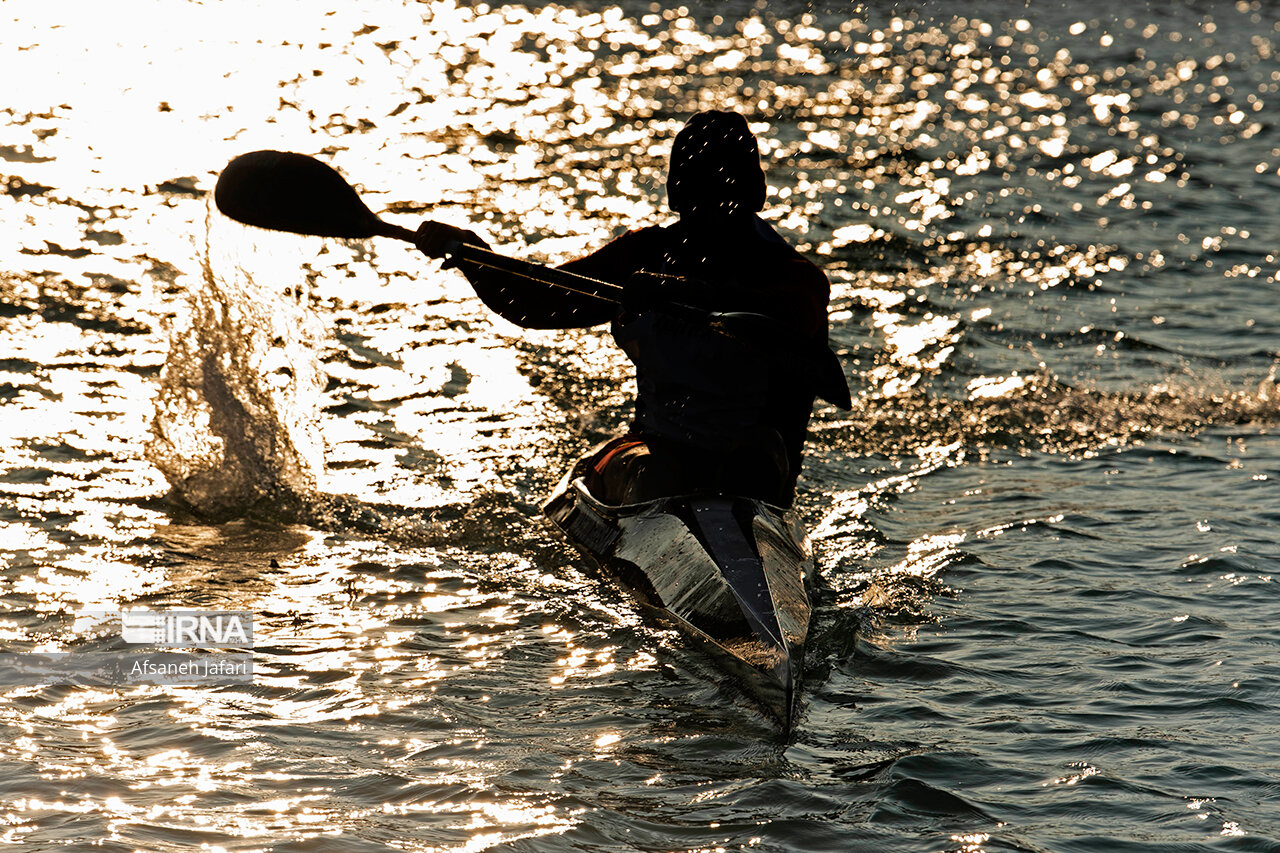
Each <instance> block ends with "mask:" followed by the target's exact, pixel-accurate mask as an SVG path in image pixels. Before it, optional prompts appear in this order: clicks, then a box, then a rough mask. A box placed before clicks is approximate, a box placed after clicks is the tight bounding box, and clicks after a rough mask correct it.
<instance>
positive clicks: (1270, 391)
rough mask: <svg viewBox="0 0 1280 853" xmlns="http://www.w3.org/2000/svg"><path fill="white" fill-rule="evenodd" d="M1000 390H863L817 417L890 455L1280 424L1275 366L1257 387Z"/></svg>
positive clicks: (1034, 386)
mask: <svg viewBox="0 0 1280 853" xmlns="http://www.w3.org/2000/svg"><path fill="white" fill-rule="evenodd" d="M1015 379H1016V382H1014V383H1013V384H1014V385H1015V386H1016V387H1014V388H1012V389H1010V390H1007V391H1003V392H1002V393H1000V394H998V395H992V396H986V397H984V396H976V397H970V398H967V399H966V398H958V397H949V396H946V395H940V394H936V393H932V392H931V391H930V390H928V389H923V390H922V389H918V388H911V389H909V390H907V391H905V392H903V393H899V394H896V395H894V396H892V397H884V396H879V395H875V394H870V393H868V394H865V395H862V396H860V397H859V398H858V399H856V400H855V401H854V407H853V409H852V410H851V411H850V412H847V413H840V415H839V416H838V417H828V418H824V419H821V420H818V421H816V422H815V423H814V425H813V428H812V429H813V434H814V436H815V437H817V438H818V440H819V441H820V442H821V443H822V444H823V445H824V446H825V447H828V448H831V449H837V450H841V451H844V452H848V453H852V454H857V455H870V454H882V455H887V456H893V455H898V454H903V453H918V452H920V451H922V450H925V449H928V448H932V447H939V446H947V445H955V444H958V446H959V447H961V448H963V449H964V450H965V451H967V452H976V453H978V454H980V455H983V454H987V453H990V452H993V451H998V450H1013V451H1015V452H1033V451H1034V452H1044V453H1089V452H1097V451H1099V450H1102V449H1105V448H1108V447H1120V446H1124V445H1128V444H1133V443H1137V442H1141V441H1144V440H1147V439H1151V438H1156V437H1170V436H1176V435H1194V434H1196V433H1199V432H1201V431H1203V430H1205V429H1209V428H1212V427H1232V426H1245V425H1249V426H1258V425H1277V424H1280V390H1278V389H1277V386H1276V368H1275V367H1273V368H1272V371H1271V373H1270V374H1269V375H1268V376H1267V377H1266V378H1265V379H1263V380H1262V381H1260V382H1258V383H1257V384H1256V385H1255V386H1252V387H1234V388H1233V387H1230V386H1228V385H1227V384H1225V383H1216V384H1215V383H1213V382H1212V381H1208V380H1205V381H1195V380H1190V379H1187V380H1181V381H1180V380H1169V381H1167V382H1163V383H1160V384H1156V385H1151V386H1147V387H1144V388H1138V389H1133V390H1118V391H1116V390H1104V389H1101V388H1096V387H1090V386H1089V385H1087V384H1071V383H1068V382H1065V381H1063V380H1061V379H1059V378H1058V377H1055V376H1053V375H1052V374H1051V373H1049V372H1048V371H1041V372H1039V373H1036V374H1034V375H1032V376H1027V377H1022V378H1015Z"/></svg>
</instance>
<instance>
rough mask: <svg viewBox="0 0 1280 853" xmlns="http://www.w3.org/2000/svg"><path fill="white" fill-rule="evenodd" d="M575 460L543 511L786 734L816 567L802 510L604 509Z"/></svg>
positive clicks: (702, 504)
mask: <svg viewBox="0 0 1280 853" xmlns="http://www.w3.org/2000/svg"><path fill="white" fill-rule="evenodd" d="M608 447H609V445H608V444H606V445H602V446H601V447H598V448H595V449H593V450H592V451H591V452H590V453H588V455H587V456H585V457H583V458H582V459H580V460H579V461H578V462H577V463H576V464H575V465H574V466H573V468H572V469H571V470H570V471H569V473H568V474H567V475H566V476H565V477H564V479H563V480H562V481H561V482H560V484H559V486H557V487H556V490H555V491H554V492H553V493H552V495H551V497H550V498H548V499H547V501H546V503H545V504H544V505H543V512H544V513H545V514H546V516H547V518H549V519H550V520H551V521H552V523H554V524H555V525H556V526H557V527H558V528H559V529H560V530H561V531H562V532H563V534H564V536H565V537H566V538H567V539H568V540H569V542H570V544H572V545H574V546H575V547H576V548H577V549H578V550H579V551H580V552H582V553H583V554H584V555H585V556H586V557H587V558H588V559H589V560H590V561H591V562H592V563H594V564H595V565H596V566H597V567H598V568H599V569H600V570H601V572H602V573H603V574H605V575H607V576H608V577H610V578H611V579H613V580H614V581H615V582H617V583H618V584H619V585H620V586H621V587H622V588H623V589H624V590H625V591H627V592H628V593H629V594H631V595H632V596H633V597H634V598H635V599H636V600H637V601H639V602H640V604H641V605H643V606H644V607H645V608H646V609H648V610H649V611H650V612H651V613H652V614H654V615H656V616H657V617H658V619H659V620H660V621H664V622H667V623H669V624H673V625H674V626H675V627H676V628H678V629H679V630H680V631H681V632H683V634H684V635H685V636H687V637H688V638H690V639H691V640H692V641H694V643H696V644H697V645H698V646H700V647H701V648H702V650H703V651H704V652H705V653H706V654H707V656H708V658H709V659H710V660H711V661H712V662H714V663H715V664H716V665H717V666H718V667H719V668H720V669H721V670H722V671H724V672H725V673H726V674H728V675H730V676H731V677H732V678H733V679H734V680H735V681H736V683H737V684H738V685H739V686H740V687H741V688H742V690H743V692H744V693H745V694H747V695H748V696H750V697H751V698H753V699H755V700H756V701H757V702H758V703H759V704H760V706H761V707H762V708H763V709H764V710H765V711H767V712H768V713H770V714H771V715H772V716H774V717H775V718H776V719H777V720H778V722H779V723H781V725H782V727H783V729H784V730H789V729H790V727H791V723H792V720H793V718H794V716H795V712H796V705H797V701H798V698H799V692H800V691H799V688H800V681H801V677H802V675H803V662H804V645H805V640H806V638H807V636H808V633H809V617H810V610H811V608H810V604H809V594H808V588H809V585H810V584H811V583H812V582H813V579H814V574H815V571H816V569H815V565H814V560H813V556H812V553H811V551H810V549H809V543H808V538H807V536H806V535H805V531H804V528H803V527H802V526H801V524H800V523H799V520H798V519H797V518H796V516H795V515H794V514H793V513H792V512H790V511H788V510H785V509H782V508H780V507H776V506H772V505H770V504H767V503H765V502H763V501H760V500H756V499H753V498H747V497H740V496H734V495H723V494H689V495H675V496H671V497H663V498H659V499H657V500H651V501H646V502H643V503H634V504H608V503H605V502H604V501H602V500H600V499H599V498H598V497H597V496H596V495H594V494H592V492H591V490H590V489H589V488H588V482H589V478H588V477H587V476H586V475H587V473H588V472H589V471H590V469H591V467H592V465H593V463H594V462H595V461H596V460H597V459H598V458H599V457H600V456H601V455H602V454H603V453H605V452H607V450H608Z"/></svg>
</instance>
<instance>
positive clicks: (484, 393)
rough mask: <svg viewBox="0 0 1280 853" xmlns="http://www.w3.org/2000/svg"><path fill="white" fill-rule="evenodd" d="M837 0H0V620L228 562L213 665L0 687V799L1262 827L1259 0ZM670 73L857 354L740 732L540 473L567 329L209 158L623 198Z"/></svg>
mask: <svg viewBox="0 0 1280 853" xmlns="http://www.w3.org/2000/svg"><path fill="white" fill-rule="evenodd" d="M871 5H873V6H876V7H877V8H873V9H867V8H862V7H852V6H845V5H843V4H840V5H835V4H832V5H828V6H813V5H810V4H806V3H799V2H794V3H792V2H771V3H768V4H756V5H751V4H745V3H732V4H715V5H712V6H709V7H708V8H706V9H703V8H698V9H693V10H689V9H685V8H681V9H675V8H663V7H661V6H659V5H656V4H655V5H653V6H651V5H650V4H648V3H631V2H626V3H623V4H622V5H620V6H602V5H598V4H586V3H584V4H579V5H573V6H564V7H562V6H554V5H534V6H502V7H498V6H494V7H488V6H481V5H474V6H473V5H466V4H464V5H455V4H454V3H452V2H449V0H440V2H433V3H429V4H412V5H406V4H402V3H399V2H391V0H358V2H350V3H346V4H343V5H342V6H341V7H334V8H333V9H332V10H328V11H326V10H324V9H323V8H322V7H319V6H316V5H315V4H307V3H294V4H287V5H283V4H279V3H276V4H271V6H270V7H269V10H264V8H263V7H261V6H259V5H257V4H253V3H247V2H238V1H237V0H227V2H222V3H218V4H208V5H199V4H195V3H189V2H165V3H158V2H127V0H126V2H117V3H111V4H89V3H73V4H44V3H36V2H28V0H9V2H6V3H5V4H3V5H0V25H2V26H3V28H4V32H5V38H4V40H3V46H2V47H0V69H3V71H4V77H5V79H6V80H9V81H10V82H11V85H10V86H9V87H8V90H7V92H6V100H5V103H4V106H3V107H0V190H2V192H0V213H2V214H3V215H2V218H0V221H3V222H4V224H5V233H6V235H7V237H8V239H6V240H3V241H0V430H3V432H4V436H5V441H3V442H0V522H2V523H3V526H0V597H2V600H3V603H4V617H3V619H2V620H0V637H2V638H3V644H4V649H5V650H6V651H22V650H31V649H40V650H66V651H95V650H104V649H109V648H111V639H110V638H109V637H102V636H87V635H86V634H85V632H84V631H83V630H82V627H83V626H82V625H79V624H78V623H77V619H76V617H77V614H80V613H83V612H88V611H93V610H102V609H111V608H118V607H123V606H138V607H151V608H179V607H181V608H226V609H241V610H251V611H253V612H254V613H255V617H256V623H255V639H256V645H257V648H256V651H255V662H256V667H257V672H258V674H257V678H256V682H255V684H253V685H252V686H248V687H246V686H227V687H221V688H194V687H179V688H159V687H153V688H133V689H129V690H106V689H97V688H95V689H89V688H76V687H45V688H36V687H30V688H9V689H7V690H6V691H5V692H4V695H3V698H2V699H0V727H2V728H0V731H2V732H3V737H0V768H2V769H3V772H0V814H3V815H4V817H3V825H2V827H0V838H2V839H4V840H6V841H21V842H25V843H27V844H30V845H33V846H35V847H36V848H38V849H64V848H65V849H79V848H81V847H87V846H88V845H91V844H92V845H95V849H106V850H120V851H129V850H147V851H166V850H187V849H201V848H202V847H203V848H207V849H218V848H221V849H227V850H246V851H247V850H280V851H285V850H343V851H374V850H483V849H503V850H521V851H544V850H545V851H558V850H645V851H656V850H662V851H666V850H711V849H728V850H736V849H759V850H774V851H791V850H805V851H818V850H840V851H846V850H901V851H920V850H940V851H941V850H945V851H997V850H1026V851H1113V850H1144V851H1145V850H1151V851H1157V850H1158V851H1165V850H1188V851H1189V850H1250V851H1253V850H1278V849H1280V808H1277V806H1276V805H1275V803H1276V800H1277V796H1278V795H1280V773H1277V771H1276V769H1275V767H1276V761H1275V756H1276V755H1280V722H1278V720H1280V717H1278V716H1277V700H1278V697H1280V663H1278V661H1280V648H1278V645H1280V635H1278V634H1277V632H1276V627H1277V625H1278V624H1280V604H1277V600H1278V597H1277V595H1276V593H1275V587H1274V583H1273V580H1272V573H1273V571H1274V566H1275V565H1276V564H1277V560H1278V559H1280V545H1278V544H1277V543H1278V542H1280V536H1278V535H1277V528H1278V527H1280V498H1277V496H1276V493H1275V489H1274V486H1273V481H1274V479H1275V478H1276V477H1277V476H1280V471H1278V470H1277V468H1280V440H1278V439H1277V437H1276V435H1275V432H1276V427H1277V425H1280V396H1278V395H1280V391H1277V388H1276V385H1275V381H1274V380H1275V364H1276V358H1277V351H1278V350H1280V341H1278V340H1277V336H1276V328H1277V325H1278V324H1280V309H1278V308H1277V307H1276V300H1275V298H1274V297H1275V295H1276V293H1277V282H1276V275H1277V269H1278V266H1280V264H1278V263H1277V259H1276V254H1275V253H1276V251H1277V249H1276V247H1277V246H1278V245H1280V224H1277V223H1280V192H1278V190H1280V138H1278V137H1277V135H1276V119H1275V116H1276V105H1277V103H1278V102H1280V60H1278V59H1277V57H1276V55H1275V51H1276V50H1277V47H1278V45H1280V25H1277V23H1276V14H1275V11H1276V10H1275V8H1274V7H1273V5H1272V4H1269V3H1261V2H1253V3H1248V2H1242V3H1238V4H1231V3H1213V4H1206V3H1168V4H1138V5H1131V6H1127V7H1122V6H1118V5H1116V4H1103V3H1098V2H1087V3H1072V4H1059V3H1046V4H1040V3H1037V4H1024V3H1004V2H996V3H990V4H980V5H978V6H975V5H974V4H971V3H953V2H944V0H930V2H922V3H918V4H912V5H907V4H897V5H896V6H895V7H893V9H892V10H888V9H887V8H883V7H882V6H883V4H871ZM14 81H21V83H20V85H15V84H14ZM709 107H715V108H732V109H737V110H740V111H742V112H744V113H745V114H746V115H747V116H748V117H749V119H750V121H751V122H752V127H753V129H755V130H756V132H757V133H758V134H759V136H760V137H761V141H762V148H763V150H764V151H765V154H766V165H767V167H768V169H767V171H768V176H769V182H770V205H769V207H768V209H767V211H766V214H765V215H766V216H767V217H768V218H770V219H771V220H772V221H773V222H774V223H775V224H776V225H777V226H778V227H779V228H780V229H781V230H782V231H784V232H785V233H787V234H788V235H789V236H790V237H791V239H792V240H793V241H794V242H796V243H797V244H798V245H800V246H801V247H802V248H803V249H804V250H805V251H806V252H808V253H810V255H811V256H812V257H814V258H815V259H816V260H818V261H819V262H821V263H822V264H823V265H824V267H825V268H826V269H827V271H828V274H829V275H830V277H831V279H832V282H833V303H832V315H831V316H832V337H833V340H834V342H835V343H836V345H837V347H838V349H839V350H840V353H841V356H842V360H843V362H844V364H845V367H846V372H847V374H848V375H849V376H850V379H851V384H852V386H853V389H854V392H855V406H854V409H853V411H852V412H848V413H842V412H837V411H835V410H833V409H820V410H819V411H818V413H817V415H816V417H815V421H814V425H813V434H812V439H811V442H810V456H809V460H808V464H807V468H806V470H805V473H804V476H803V478H802V481H801V496H800V508H801V511H802V513H803V514H804V516H805V518H806V520H807V522H808V523H809V525H810V528H811V530H812V531H813V538H814V543H815V547H816V550H817V552H818V555H819V558H820V561H821V566H822V575H823V582H824V586H823V588H822V589H821V590H818V591H817V593H816V597H817V601H818V604H819V607H818V611H817V617H816V624H815V627H814V633H815V635H816V636H817V640H816V642H815V643H814V647H813V648H812V649H811V652H810V659H809V668H810V672H811V677H810V679H809V683H808V687H807V691H806V702H805V711H804V713H803V716H802V718H801V719H800V721H799V724H798V725H797V727H796V731H795V732H794V733H793V735H792V737H791V738H790V739H789V740H786V741H784V740H781V739H780V738H779V736H778V733H777V732H776V730H775V729H774V727H773V726H772V724H771V723H770V722H769V721H768V720H767V719H765V718H764V717H762V716H761V715H760V714H759V713H758V712H756V711H755V710H754V709H753V708H752V706H751V705H750V704H749V703H748V702H746V701H744V700H743V699H742V698H741V697H740V696H738V695H737V694H736V693H735V692H734V691H733V690H732V688H731V686H730V685H727V684H724V683H723V682H722V681H721V680H719V679H717V678H716V676H715V674H714V672H711V671H709V670H708V669H707V667H706V665H705V663H704V662H703V661H702V660H700V659H699V657H698V656H697V654H696V653H695V652H693V651H692V650H690V649H687V648H686V647H685V646H684V644H683V643H682V642H681V640H680V638H679V637H677V636H673V635H671V634H669V633H667V632H665V631H663V630H662V629H659V628H656V627H655V626H653V625H651V624H648V623H647V622H645V621H644V620H642V619H641V618H640V615H639V613H638V612H637V610H636V609H635V607H634V606H633V605H632V604H631V603H630V602H629V601H628V600H627V599H626V598H625V597H624V596H622V595H620V594H619V593H617V592H616V591H614V590H613V589H612V588H611V587H609V586H608V585H607V584H604V583H601V582H600V581H599V580H598V579H596V578H594V577H593V576H591V575H590V574H588V573H585V572H584V567H583V566H582V564H581V562H580V560H579V559H578V558H577V557H576V556H575V555H574V554H573V553H572V552H571V551H570V550H569V549H567V548H566V547H564V546H563V545H562V544H560V542H559V541H558V540H557V539H556V537H555V536H553V535H552V534H551V533H550V532H549V530H548V529H547V528H546V527H545V526H543V525H542V524H541V523H540V522H539V521H538V519H537V509H536V507H537V504H538V502H539V501H540V499H541V498H542V497H543V496H544V495H545V494H546V492H547V490H548V489H549V488H550V487H551V486H552V484H553V483H554V482H555V481H556V480H557V479H558V478H559V476H560V474H561V472H562V471H563V470H564V469H565V467H566V466H567V465H568V464H569V463H570V462H571V461H572V459H573V458H574V457H575V454H576V453H578V452H579V451H580V450H581V449H582V448H584V447H585V446H587V445H588V444H590V443H591V442H593V441H595V440H597V439H599V438H602V437H604V436H606V435H609V434H611V433H612V432H613V431H615V430H617V429H618V428H619V427H620V425H622V424H623V423H625V421H626V419H627V415H628V412H627V402H626V401H627V396H628V392H629V385H628V382H627V380H626V370H625V367H624V362H623V360H622V358H621V357H620V355H619V354H618V353H617V352H616V351H615V350H614V349H613V348H612V347H611V345H610V343H609V341H608V339H607V336H606V335H605V334H604V333H603V332H602V331H600V330H587V331H575V332H566V333H544V332H538V333H523V334H522V333H518V330H516V329H515V328H514V327H511V326H510V325H507V324H505V323H504V322H503V321H501V320H497V319H495V318H493V317H492V316H490V315H489V314H487V313H486V312H485V310H484V309H483V307H482V306H481V305H480V304H479V302H478V301H477V300H476V299H475V298H474V297H473V296H472V295H471V293H470V291H469V288H468V287H467V286H466V284H465V282H463V281H461V280H460V279H459V278H458V277H457V275H456V274H454V273H451V272H447V271H440V270H439V269H438V268H437V267H436V266H435V264H434V263H433V262H429V261H427V260H425V259H424V258H422V257H421V256H419V255H416V254H415V253H414V252H413V251H412V250H411V249H409V248H408V247H406V246H404V245H401V244H397V243H394V242H391V241H382V242H377V241H375V242H369V243H359V244H344V243H341V242H338V241H325V240H318V239H306V238H299V237H293V236H288V235H274V234H269V233H266V232H262V231H255V230H252V229H245V228H242V227H240V226H237V225H235V224H234V223H230V222H228V221H226V220H224V219H222V218H221V217H219V216H218V215H217V214H215V213H212V212H211V211H210V209H209V205H208V199H207V193H208V191H209V190H210V189H211V187H212V185H213V181H214V179H215V178H216V174H217V172H218V170H219V169H220V168H221V167H222V165H224V164H225V163H226V162H227V161H228V160H229V159H230V158H231V157H232V156H234V155H236V154H239V153H242V152H244V151H248V150H253V149H258V148H282V149H291V150H298V151H304V152H307V153H314V154H319V155H321V156H322V157H324V158H325V159H326V160H328V161H329V162H332V163H334V164H335V165H336V166H337V167H338V168H340V169H342V170H343V171H344V172H345V174H347V175H348V176H349V177H350V178H351V179H352V180H353V181H354V182H356V183H357V184H359V185H360V186H361V187H362V189H363V193H364V196H365V198H366V199H367V201H368V202H369V204H370V206H371V207H372V208H373V209H375V210H378V211H387V218H388V219H390V220H394V221H396V222H398V223H401V224H404V225H408V226H412V225H414V224H415V223H416V222H417V221H418V220H419V219H420V218H422V217H424V216H430V217H432V218H436V219H442V220H445V221H449V222H454V223H457V224H467V225H468V227H473V228H475V229H477V230H478V231H480V232H481V233H483V234H485V235H486V236H488V237H490V238H491V239H492V240H493V242H494V243H496V244H499V245H501V246H503V247H504V248H505V249H507V250H509V251H510V252H511V253H512V254H516V255H520V256H523V257H529V258H534V259H539V260H550V261H558V260H562V259H565V258H569V257H573V256H575V255H576V254H580V253H582V252H585V251H587V250H589V249H591V248H593V247H595V246H597V245H599V244H600V243H601V242H603V241H604V240H605V239H607V238H608V237H609V236H610V235H612V234H614V233H617V232H619V231H620V230H622V229H624V228H626V227H630V226H634V225H637V224H647V223H652V222H660V221H664V219H665V218H666V217H667V215H668V214H667V213H666V211H665V208H664V206H663V196H662V179H663V168H664V159H665V154H666V151H667V150H668V148H669V145H670V141H671V138H672V137H673V135H674V133H675V131H676V130H677V129H678V127H679V126H680V124H681V123H682V122H683V120H684V119H685V118H686V117H687V116H688V115H690V114H691V113H692V112H693V111H696V110H697V109H700V108H709ZM166 477H167V478H168V479H166ZM193 508H194V509H196V510H201V509H202V510H204V511H206V512H208V511H216V512H217V513H218V514H219V515H220V517H222V518H229V519H230V520H228V521H223V522H214V521H211V520H210V519H209V518H208V517H206V516H203V515H201V514H200V513H199V512H193V511H192V510H193Z"/></svg>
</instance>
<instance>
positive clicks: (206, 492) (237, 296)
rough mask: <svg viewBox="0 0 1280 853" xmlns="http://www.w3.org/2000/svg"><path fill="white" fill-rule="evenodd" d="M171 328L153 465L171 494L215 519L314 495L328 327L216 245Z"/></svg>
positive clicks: (320, 458) (150, 450)
mask: <svg viewBox="0 0 1280 853" xmlns="http://www.w3.org/2000/svg"><path fill="white" fill-rule="evenodd" d="M211 245H214V240H213V239H212V238H211V239H210V241H209V243H208V244H207V245H206V252H205V255H204V258H203V276H202V278H201V280H200V286H199V288H198V289H197V290H196V291H195V292H193V293H191V294H190V297H189V300H188V304H189V311H188V312H187V314H186V315H185V316H183V317H180V318H179V319H178V320H177V321H175V322H174V324H173V326H172V328H171V339H170V349H169V356H168V358H167V360H166V361H165V365H164V369H163V371H162V373H161V379H160V391H159V393H158V395H157V397H156V417H155V420H154V422H153V424H152V429H151V433H152V435H151V438H150V440H149V442H148V443H147V447H146V455H147V458H148V459H149V460H150V461H151V462H152V463H153V464H155V465H156V467H158V468H159V469H160V470H161V471H162V472H163V473H164V475H165V478H166V479H167V480H168V481H169V484H170V485H171V486H172V489H173V492H172V496H173V497H174V498H176V499H177V500H179V501H180V502H181V503H183V504H185V505H187V506H188V507H190V508H191V509H193V510H194V511H196V512H197V513H199V514H200V515H203V516H207V517H212V518H227V517H234V516H241V515H245V514H248V513H250V512H252V511H254V510H255V509H256V508H259V507H261V506H262V505H263V504H264V503H267V502H279V501H282V500H288V499H292V498H298V497H303V496H307V495H311V494H313V493H314V492H315V490H316V484H317V481H318V478H319V476H320V475H321V474H322V473H323V470H324V441H323V438H322V437H321V434H320V425H319V409H318V404H319V401H320V400H321V395H322V392H323V389H324V374H323V371H322V369H321V366H320V362H319V359H318V357H317V355H316V353H317V352H318V350H319V348H318V346H317V344H318V343H319V342H320V341H321V340H322V332H321V330H320V328H319V324H318V322H317V320H316V319H315V318H314V316H313V315H312V314H310V313H309V312H308V311H307V310H306V309H305V308H304V307H303V306H302V305H301V304H300V303H299V302H298V301H297V300H296V299H295V298H290V297H288V296H286V295H284V294H282V292H281V290H282V288H278V287H275V286H274V285H273V284H268V283H266V282H265V281H264V280H263V279H262V278H260V277H255V275H254V274H252V273H250V272H249V271H248V270H246V269H244V268H243V267H241V266H239V265H238V264H234V263H229V264H225V267H226V268H225V269H223V267H224V264H223V263H218V262H215V261H214V260H213V258H212V252H211V251H209V250H208V247H209V246H211Z"/></svg>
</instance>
